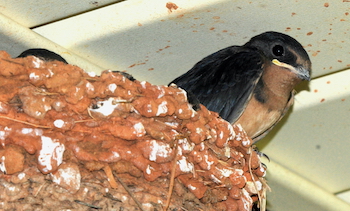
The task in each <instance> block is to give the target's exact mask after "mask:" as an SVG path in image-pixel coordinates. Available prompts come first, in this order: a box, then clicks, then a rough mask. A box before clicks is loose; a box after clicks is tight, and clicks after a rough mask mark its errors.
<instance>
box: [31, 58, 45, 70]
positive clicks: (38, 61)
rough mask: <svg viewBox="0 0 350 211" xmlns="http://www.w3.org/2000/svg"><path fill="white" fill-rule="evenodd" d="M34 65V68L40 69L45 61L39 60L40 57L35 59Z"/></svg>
mask: <svg viewBox="0 0 350 211" xmlns="http://www.w3.org/2000/svg"><path fill="white" fill-rule="evenodd" d="M32 64H33V67H34V68H40V67H41V65H42V64H43V60H41V59H39V58H38V57H35V56H34V57H33V60H32Z"/></svg>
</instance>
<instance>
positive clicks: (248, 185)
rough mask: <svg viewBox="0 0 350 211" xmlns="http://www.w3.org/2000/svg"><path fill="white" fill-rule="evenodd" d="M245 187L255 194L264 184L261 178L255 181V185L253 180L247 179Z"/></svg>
mask: <svg viewBox="0 0 350 211" xmlns="http://www.w3.org/2000/svg"><path fill="white" fill-rule="evenodd" d="M245 188H246V189H247V191H248V192H250V193H253V194H257V193H258V191H261V190H262V188H263V185H262V183H261V182H260V181H259V180H258V181H255V185H254V182H253V181H247V183H246V186H245ZM257 189H258V190H257Z"/></svg>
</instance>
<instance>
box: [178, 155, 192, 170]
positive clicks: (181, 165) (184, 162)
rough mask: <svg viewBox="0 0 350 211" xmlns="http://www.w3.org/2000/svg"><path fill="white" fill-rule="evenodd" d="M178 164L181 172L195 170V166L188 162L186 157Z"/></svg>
mask: <svg viewBox="0 0 350 211" xmlns="http://www.w3.org/2000/svg"><path fill="white" fill-rule="evenodd" d="M177 163H178V165H179V168H180V170H181V171H182V172H184V173H188V172H192V171H193V169H194V166H193V164H192V163H189V162H187V159H186V157H185V156H182V157H181V159H180V160H178V161H177Z"/></svg>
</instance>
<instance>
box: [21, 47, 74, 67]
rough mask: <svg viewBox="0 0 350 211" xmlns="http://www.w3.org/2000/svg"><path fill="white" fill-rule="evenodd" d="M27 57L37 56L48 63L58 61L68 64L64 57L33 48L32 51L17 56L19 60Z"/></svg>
mask: <svg viewBox="0 0 350 211" xmlns="http://www.w3.org/2000/svg"><path fill="white" fill-rule="evenodd" d="M27 56H35V57H37V58H39V59H41V60H43V61H46V62H48V61H55V60H57V61H61V62H63V63H66V64H68V63H67V61H66V60H65V59H64V58H63V57H62V56H60V55H58V54H57V53H54V52H52V51H49V50H47V49H44V48H31V49H28V50H25V51H23V52H22V53H21V54H20V55H19V56H17V58H23V57H27Z"/></svg>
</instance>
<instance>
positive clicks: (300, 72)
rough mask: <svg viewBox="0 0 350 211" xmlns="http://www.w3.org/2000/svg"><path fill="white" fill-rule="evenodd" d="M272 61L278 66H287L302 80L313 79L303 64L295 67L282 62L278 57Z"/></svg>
mask: <svg viewBox="0 0 350 211" xmlns="http://www.w3.org/2000/svg"><path fill="white" fill-rule="evenodd" d="M272 63H273V64H275V65H277V66H280V67H284V68H287V69H288V70H290V71H291V72H293V73H295V74H296V75H297V76H298V77H299V78H301V79H302V80H308V81H310V80H311V77H310V72H309V71H308V70H307V69H306V68H304V67H303V66H298V67H293V66H292V65H289V64H286V63H283V62H280V61H278V60H277V59H273V60H272Z"/></svg>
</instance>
